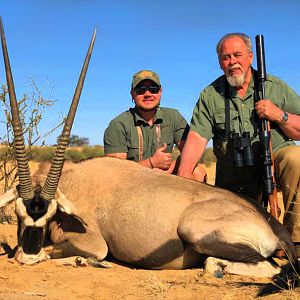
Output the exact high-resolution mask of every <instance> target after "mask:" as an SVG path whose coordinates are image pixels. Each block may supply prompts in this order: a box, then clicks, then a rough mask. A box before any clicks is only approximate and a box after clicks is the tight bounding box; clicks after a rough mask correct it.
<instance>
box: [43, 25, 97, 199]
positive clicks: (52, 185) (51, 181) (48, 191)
mask: <svg viewBox="0 0 300 300" xmlns="http://www.w3.org/2000/svg"><path fill="white" fill-rule="evenodd" d="M95 38H96V30H95V31H94V34H93V37H92V40H91V42H90V46H89V49H88V51H87V54H86V57H85V60H84V64H83V67H82V70H81V73H80V77H79V80H78V83H77V86H76V90H75V93H74V97H73V100H72V103H71V106H70V109H69V113H68V116H67V119H66V121H65V125H64V128H63V131H62V134H61V136H60V138H59V143H58V145H57V148H56V151H55V155H54V157H53V159H52V163H51V168H50V170H49V173H48V176H47V179H46V182H45V185H44V188H43V190H42V193H41V197H42V198H43V199H45V200H49V201H50V200H52V199H53V198H54V196H55V192H56V189H57V186H58V182H59V178H60V175H61V171H62V168H63V164H64V154H65V150H66V148H67V147H68V145H69V141H70V132H71V128H72V125H73V121H74V117H75V113H76V109H77V106H78V102H79V99H80V95H81V91H82V88H83V84H84V79H85V75H86V72H87V69H88V66H89V61H90V58H91V54H92V51H93V47H94V42H95Z"/></svg>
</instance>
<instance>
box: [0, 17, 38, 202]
mask: <svg viewBox="0 0 300 300" xmlns="http://www.w3.org/2000/svg"><path fill="white" fill-rule="evenodd" d="M0 33H1V44H2V51H3V58H4V65H5V72H6V81H7V87H8V94H9V99H10V107H11V114H12V126H13V132H14V143H15V150H16V159H17V162H18V176H19V186H20V190H19V195H20V197H21V198H23V199H24V200H29V199H32V198H33V197H34V192H33V187H32V182H31V177H30V170H29V164H28V157H27V154H26V149H25V143H24V137H23V130H22V125H21V121H20V116H19V108H18V103H17V99H16V93H15V87H14V81H13V77H12V72H11V68H10V63H9V57H8V51H7V47H6V39H5V35H4V29H3V24H2V18H1V17H0Z"/></svg>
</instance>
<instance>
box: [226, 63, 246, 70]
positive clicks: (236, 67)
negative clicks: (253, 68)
mask: <svg viewBox="0 0 300 300" xmlns="http://www.w3.org/2000/svg"><path fill="white" fill-rule="evenodd" d="M232 69H241V70H242V71H243V68H242V66H241V65H240V64H234V65H233V66H231V67H229V69H228V70H229V71H231V70H232Z"/></svg>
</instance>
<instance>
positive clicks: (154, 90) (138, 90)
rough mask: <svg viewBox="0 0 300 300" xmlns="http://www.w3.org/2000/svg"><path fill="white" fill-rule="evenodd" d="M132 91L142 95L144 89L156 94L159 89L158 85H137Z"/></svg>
mask: <svg viewBox="0 0 300 300" xmlns="http://www.w3.org/2000/svg"><path fill="white" fill-rule="evenodd" d="M134 91H135V93H136V94H137V95H144V94H145V93H146V91H149V92H150V93H151V94H157V93H158V92H159V91H160V86H157V85H156V86H152V85H151V86H139V87H136V88H135V89H134Z"/></svg>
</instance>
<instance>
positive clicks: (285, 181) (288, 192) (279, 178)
mask: <svg viewBox="0 0 300 300" xmlns="http://www.w3.org/2000/svg"><path fill="white" fill-rule="evenodd" d="M274 166H275V177H276V182H277V184H279V185H280V188H281V190H282V196H283V202H284V208H285V213H284V217H283V225H284V227H285V228H286V229H287V230H288V231H289V232H290V234H291V236H292V239H293V241H294V242H300V197H299V187H300V146H287V147H284V148H282V149H279V150H278V151H276V152H275V153H274Z"/></svg>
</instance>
